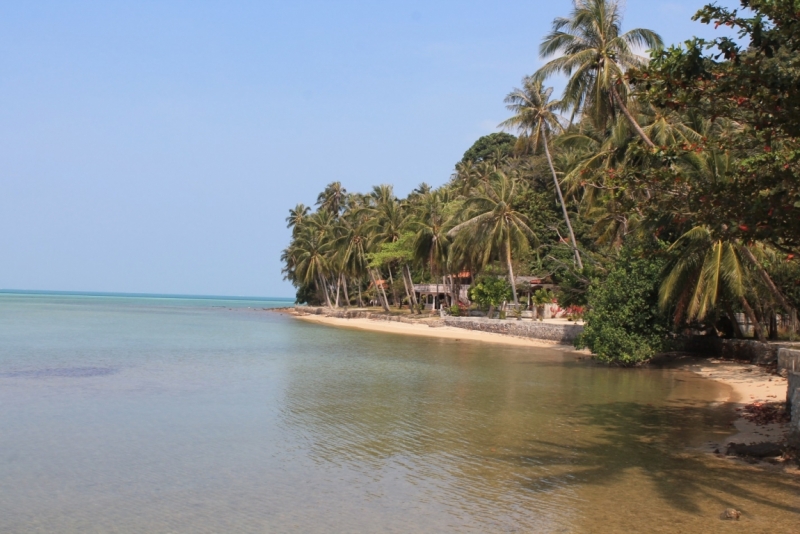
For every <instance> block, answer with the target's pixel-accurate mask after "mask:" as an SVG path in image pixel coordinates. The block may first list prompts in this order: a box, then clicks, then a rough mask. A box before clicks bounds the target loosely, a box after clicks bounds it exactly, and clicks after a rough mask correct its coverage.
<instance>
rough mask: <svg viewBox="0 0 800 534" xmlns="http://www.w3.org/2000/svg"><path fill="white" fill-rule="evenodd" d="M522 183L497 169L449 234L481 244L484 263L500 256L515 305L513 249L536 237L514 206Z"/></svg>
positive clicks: (524, 246) (463, 242) (470, 243)
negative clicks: (464, 218) (495, 256)
mask: <svg viewBox="0 0 800 534" xmlns="http://www.w3.org/2000/svg"><path fill="white" fill-rule="evenodd" d="M522 187H524V185H523V184H522V182H520V181H519V180H516V179H514V178H511V177H509V176H507V175H506V174H505V173H504V172H502V171H497V172H496V173H495V174H494V176H493V179H492V180H491V182H490V183H489V184H487V186H486V187H485V188H483V189H482V190H481V189H476V190H475V195H474V196H471V197H469V198H468V199H467V200H466V202H465V203H464V208H465V212H466V214H467V220H466V221H465V222H462V223H461V224H458V225H456V226H455V227H453V228H452V229H451V230H450V231H449V232H448V234H447V235H448V236H449V237H451V238H456V240H457V243H459V244H460V245H462V246H464V247H470V246H478V247H480V249H481V251H482V253H483V254H482V255H483V258H482V260H483V264H484V265H485V264H487V263H489V260H490V259H491V258H492V256H494V255H498V256H499V257H501V258H502V261H504V262H505V264H506V267H507V268H508V282H509V284H511V287H512V293H513V295H514V305H515V306H518V305H519V300H518V299H517V291H516V281H515V279H514V267H513V265H512V259H513V258H512V257H513V252H512V251H513V250H514V249H517V250H518V251H522V250H525V249H527V247H528V246H529V244H530V240H535V239H536V236H535V235H534V233H533V231H532V230H531V229H530V227H528V219H527V217H525V215H523V214H522V213H520V212H518V211H516V210H515V209H514V207H513V201H514V198H516V196H517V195H518V194H519V190H520V188H522Z"/></svg>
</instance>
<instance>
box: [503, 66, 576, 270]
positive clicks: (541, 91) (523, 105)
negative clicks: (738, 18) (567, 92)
mask: <svg viewBox="0 0 800 534" xmlns="http://www.w3.org/2000/svg"><path fill="white" fill-rule="evenodd" d="M552 93H553V89H552V88H551V87H548V88H547V89H545V88H544V87H543V86H542V82H541V80H535V79H533V78H532V77H530V76H527V77H525V78H524V79H523V80H522V89H516V88H515V89H514V90H513V91H512V92H510V93H509V94H508V96H506V98H505V103H506V108H508V109H509V110H510V111H512V112H513V113H514V116H513V117H511V118H510V119H506V120H505V121H503V122H501V123H500V126H501V127H503V128H516V129H518V130H520V131H521V133H522V135H520V136H519V137H518V138H517V142H518V143H530V148H532V149H533V151H534V152H535V151H536V150H537V149H538V148H539V145H541V146H542V147H543V148H544V154H545V156H546V157H547V164H548V165H549V166H550V172H551V173H552V175H553V183H554V184H555V187H556V194H557V195H558V201H559V203H560V204H561V211H562V213H563V214H564V222H565V223H566V224H567V229H568V230H569V238H570V241H571V243H572V251H573V253H574V254H575V263H576V265H577V266H578V269H583V262H582V261H581V254H580V252H579V251H578V243H577V241H576V240H575V232H574V231H573V230H572V222H571V221H570V220H569V214H568V213H567V205H566V203H564V195H563V194H562V193H561V185H560V184H559V183H558V176H557V175H556V169H555V167H554V166H553V158H552V156H551V155H550V147H549V144H550V143H549V141H548V138H547V137H548V134H549V133H550V132H552V131H556V132H563V131H564V128H563V127H562V125H561V118H560V117H559V115H558V114H557V113H556V110H557V109H559V107H560V106H561V102H560V101H558V100H552V101H551V100H550V95H551V94H552Z"/></svg>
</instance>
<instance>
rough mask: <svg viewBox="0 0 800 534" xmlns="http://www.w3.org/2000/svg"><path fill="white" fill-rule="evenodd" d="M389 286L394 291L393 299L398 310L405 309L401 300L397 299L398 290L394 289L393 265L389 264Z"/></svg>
mask: <svg viewBox="0 0 800 534" xmlns="http://www.w3.org/2000/svg"><path fill="white" fill-rule="evenodd" d="M389 286H390V287H391V289H392V298H393V299H394V303H395V305H396V306H397V309H398V310H399V309H400V308H402V307H403V305H402V303H401V302H400V299H398V298H397V288H396V287H394V277H393V276H392V265H391V264H389Z"/></svg>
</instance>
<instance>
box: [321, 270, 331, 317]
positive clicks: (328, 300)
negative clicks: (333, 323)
mask: <svg viewBox="0 0 800 534" xmlns="http://www.w3.org/2000/svg"><path fill="white" fill-rule="evenodd" d="M317 278H319V282H320V285H322V292H323V293H325V302H327V303H328V307H329V308H333V306H331V297H330V295H328V285H327V284H326V283H325V277H324V276H322V273H319V272H318V273H317Z"/></svg>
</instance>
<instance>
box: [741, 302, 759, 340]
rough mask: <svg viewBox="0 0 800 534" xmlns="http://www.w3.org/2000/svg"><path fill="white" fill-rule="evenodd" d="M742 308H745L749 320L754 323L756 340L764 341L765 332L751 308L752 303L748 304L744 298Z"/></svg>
mask: <svg viewBox="0 0 800 534" xmlns="http://www.w3.org/2000/svg"><path fill="white" fill-rule="evenodd" d="M741 302H742V308H744V313H745V314H747V318H748V319H750V322H751V323H753V332H754V333H755V336H756V339H757V340H759V341H764V332H763V331H762V330H761V323H759V322H758V318H757V317H756V314H755V312H754V311H753V308H751V307H750V303H749V302H747V299H746V298H744V297H742V300H741Z"/></svg>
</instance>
